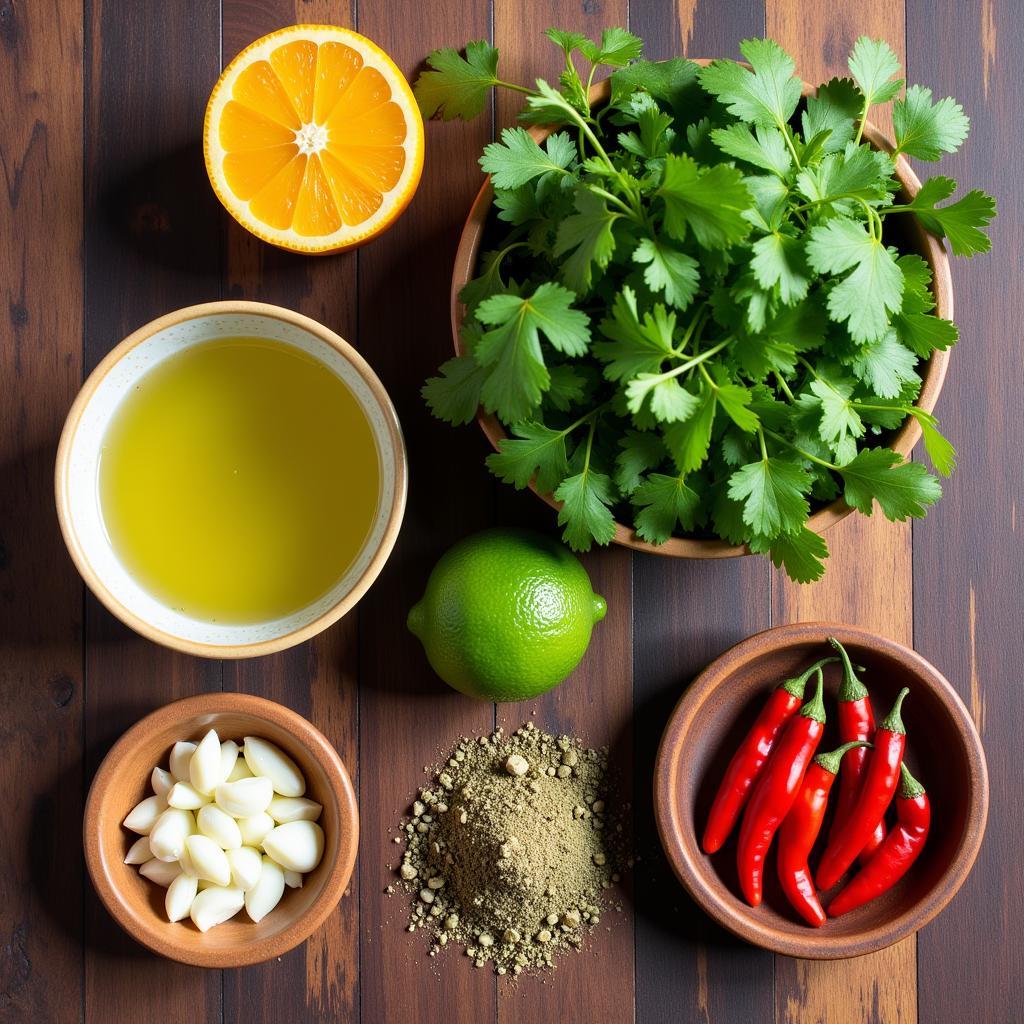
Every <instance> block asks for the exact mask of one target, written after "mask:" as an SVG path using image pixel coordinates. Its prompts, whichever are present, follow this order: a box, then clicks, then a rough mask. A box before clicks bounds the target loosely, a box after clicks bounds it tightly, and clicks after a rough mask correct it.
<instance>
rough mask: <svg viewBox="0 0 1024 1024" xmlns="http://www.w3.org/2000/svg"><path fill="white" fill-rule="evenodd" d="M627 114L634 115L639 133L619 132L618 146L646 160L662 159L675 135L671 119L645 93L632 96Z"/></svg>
mask: <svg viewBox="0 0 1024 1024" xmlns="http://www.w3.org/2000/svg"><path fill="white" fill-rule="evenodd" d="M629 113H630V114H632V115H635V117H636V123H637V126H638V127H639V129H640V132H639V134H638V133H637V132H621V133H620V134H619V145H620V146H622V148H623V149H625V150H626V151H627V152H629V153H633V154H635V155H636V156H639V157H643V158H644V159H647V160H651V159H658V158H660V157H663V156H664V155H665V154H666V153H667V152H668V147H669V146H670V145H671V143H672V140H673V139H674V138H675V135H676V133H675V131H674V129H673V128H672V118H671V117H670V116H669V115H668V114H666V113H665V112H664V111H663V110H662V109H661V107H659V106H658V104H657V103H656V102H655V100H654V98H653V97H651V96H650V95H648V94H647V93H645V92H637V93H634V94H633V96H632V98H631V99H630V101H629Z"/></svg>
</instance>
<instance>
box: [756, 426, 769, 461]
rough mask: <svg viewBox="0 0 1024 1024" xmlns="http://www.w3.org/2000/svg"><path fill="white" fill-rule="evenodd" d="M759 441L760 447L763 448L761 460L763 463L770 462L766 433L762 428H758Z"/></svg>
mask: <svg viewBox="0 0 1024 1024" xmlns="http://www.w3.org/2000/svg"><path fill="white" fill-rule="evenodd" d="M757 441H758V444H760V446H761V460H762V461H763V462H767V461H768V445H766V444H765V443H764V431H763V430H762V429H761V428H760V427H758V428H757Z"/></svg>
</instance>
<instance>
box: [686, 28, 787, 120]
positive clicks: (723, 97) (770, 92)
mask: <svg viewBox="0 0 1024 1024" xmlns="http://www.w3.org/2000/svg"><path fill="white" fill-rule="evenodd" d="M740 53H742V54H743V56H744V57H745V58H746V59H747V61H748V63H749V64H750V66H751V67H752V68H753V71H752V72H751V71H749V70H748V69H747V68H745V67H744V66H743V65H742V64H737V63H736V61H731V60H716V61H712V63H710V64H709V65H708V66H707V67H705V68H702V69H701V71H700V72H699V77H700V83H701V85H703V86H704V88H705V89H706V90H707V91H708V92H709V93H711V94H712V95H713V96H717V97H718V99H719V100H720V101H721V102H722V103H723V104H724V105H725V108H726V109H727V110H728V111H729V113H730V114H734V115H735V116H736V117H738V118H739V119H740V120H741V121H747V122H749V123H750V124H758V125H761V126H762V127H765V128H768V127H772V126H775V127H777V128H780V129H783V130H785V125H786V122H788V121H789V119H790V118H791V117H792V116H793V112H794V111H795V110H796V107H797V104H798V103H799V102H800V94H801V90H802V83H801V81H800V79H799V78H798V77H797V74H796V65H795V64H794V63H793V59H792V58H791V57H790V56H789V54H787V53H786V51H785V50H783V49H782V47H781V46H779V44H778V43H775V42H772V40H770V39H745V40H744V41H743V42H742V43H740Z"/></svg>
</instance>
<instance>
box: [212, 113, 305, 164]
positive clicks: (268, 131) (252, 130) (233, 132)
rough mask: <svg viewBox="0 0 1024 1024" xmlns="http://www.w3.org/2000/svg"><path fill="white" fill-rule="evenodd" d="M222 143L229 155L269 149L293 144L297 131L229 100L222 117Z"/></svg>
mask: <svg viewBox="0 0 1024 1024" xmlns="http://www.w3.org/2000/svg"><path fill="white" fill-rule="evenodd" d="M220 141H221V145H222V146H223V147H224V148H225V149H226V150H227V151H228V152H229V153H232V152H235V151H237V150H253V149H269V148H270V147H272V146H284V145H287V144H288V143H293V142H294V141H295V132H293V131H292V130H291V129H290V128H286V127H285V126H284V125H281V124H278V123H277V122H276V121H271V120H270V118H269V117H264V116H263V115H262V114H259V113H257V112H256V111H255V110H251V109H250V108H249V107H245V106H242V104H241V103H237V102H236V101H235V100H228V102H227V105H226V106H225V107H224V110H223V112H222V113H221V115H220Z"/></svg>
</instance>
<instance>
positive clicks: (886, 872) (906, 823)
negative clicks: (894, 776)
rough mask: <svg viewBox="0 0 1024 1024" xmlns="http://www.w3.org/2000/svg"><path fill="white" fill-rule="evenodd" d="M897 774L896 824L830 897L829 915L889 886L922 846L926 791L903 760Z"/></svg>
mask: <svg viewBox="0 0 1024 1024" xmlns="http://www.w3.org/2000/svg"><path fill="white" fill-rule="evenodd" d="M900 774H901V776H902V778H901V781H900V790H899V794H898V795H897V797H896V814H897V822H896V825H895V826H894V827H893V829H892V831H891V832H890V833H889V834H888V835H887V836H886V837H885V842H884V843H883V844H882V847H881V849H880V850H879V851H878V852H877V853H876V854H875V855H874V857H872V858H871V861H870V863H868V864H866V865H865V866H864V867H862V868H861V869H860V871H859V872H858V873H857V874H856V875H855V876H854V877H853V879H852V880H851V881H850V882H849V883H848V884H847V885H846V886H845V887H844V888H843V889H842V890H841V891H840V893H839V895H838V896H836V898H835V899H834V900H833V901H832V903H831V905H830V906H829V908H828V912H829V913H830V914H831V915H832V916H833V917H838V916H839V915H840V914H845V913H847V912H848V911H850V910H853V909H855V908H856V907H859V906H862V905H863V904H865V903H867V902H868V900H873V899H874V898H875V897H876V896H881V894H882V893H883V892H885V891H886V890H887V889H891V888H892V887H893V886H894V885H895V884H896V883H897V882H898V881H899V880H900V879H901V878H902V877H903V876H904V875H905V874H906V873H907V871H908V870H909V869H910V865H911V864H913V863H914V861H915V860H917V858H918V856H919V855H920V853H921V851H922V850H923V849H924V843H925V840H926V839H927V838H928V829H929V827H930V825H931V818H932V812H931V806H930V803H929V801H928V794H927V793H926V792H925V790H924V786H922V785H921V783H920V782H918V781H917V779H915V778H914V776H913V775H911V774H910V772H909V771H908V770H907V766H906V765H905V764H904V765H900Z"/></svg>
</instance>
